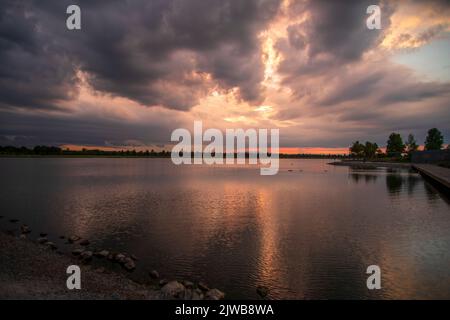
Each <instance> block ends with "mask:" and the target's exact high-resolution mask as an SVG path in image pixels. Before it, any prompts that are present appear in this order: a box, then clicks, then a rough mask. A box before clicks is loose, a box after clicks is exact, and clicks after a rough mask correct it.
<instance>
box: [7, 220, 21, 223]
mask: <svg viewBox="0 0 450 320" xmlns="http://www.w3.org/2000/svg"><path fill="white" fill-rule="evenodd" d="M9 222H11V223H16V222H19V219H11V220H9Z"/></svg>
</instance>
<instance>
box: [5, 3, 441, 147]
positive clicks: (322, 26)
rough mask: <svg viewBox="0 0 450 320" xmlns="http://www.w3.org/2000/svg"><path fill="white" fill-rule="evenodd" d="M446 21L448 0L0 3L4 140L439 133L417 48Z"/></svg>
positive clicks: (320, 138) (328, 141)
mask: <svg viewBox="0 0 450 320" xmlns="http://www.w3.org/2000/svg"><path fill="white" fill-rule="evenodd" d="M69 4H78V5H80V7H81V12H82V29H81V30H78V31H69V30H67V28H66V27H65V26H66V18H67V14H66V8H67V6H68V5H69ZM374 4H378V5H379V6H380V7H381V23H382V28H381V30H369V29H368V28H367V27H366V19H367V17H368V15H367V13H366V9H367V7H368V6H369V5H374ZM449 17H450V4H449V3H448V1H418V0H401V1H388V0H378V1H372V0H370V1H369V0H352V1H332V0H329V1H325V0H245V1H236V0H133V1H122V0H110V1H100V0H85V1H81V0H79V1H75V2H74V1H69V0H59V1H54V0H22V1H13V0H5V1H1V2H0V61H1V64H0V124H1V125H0V144H9V143H11V144H16V145H20V144H25V145H33V144H38V143H47V144H78V145H103V146H108V147H114V146H117V145H128V146H135V147H146V146H149V145H161V146H164V145H166V144H167V143H169V139H170V132H171V131H172V130H173V129H174V128H177V127H187V128H191V126H192V122H193V121H194V120H203V123H204V125H205V127H217V128H221V129H225V128H236V127H243V128H248V127H257V128H275V127H276V128H280V133H281V145H282V146H284V147H290V148H297V147H345V146H347V145H348V144H349V143H350V142H351V141H353V140H355V139H360V140H365V139H367V140H374V141H376V142H377V143H379V144H381V145H382V144H384V142H385V140H386V136H387V135H388V134H389V133H390V132H391V131H399V132H400V133H402V134H405V135H406V134H408V133H410V132H411V133H414V134H416V136H417V139H418V140H419V141H422V140H423V137H424V135H425V133H426V130H427V129H429V128H430V127H438V128H440V129H441V130H442V131H443V133H444V136H445V138H446V140H448V138H450V127H449V126H448V123H450V112H449V111H450V110H449V106H450V83H449V81H448V80H446V79H448V78H444V80H443V79H442V77H438V76H436V77H434V74H433V72H435V71H433V70H437V69H439V70H440V71H441V72H440V74H442V73H443V72H442V70H443V69H445V68H448V67H449V66H448V61H443V59H442V56H445V54H442V53H441V55H440V56H436V55H432V54H431V53H430V51H432V50H428V51H426V52H424V51H421V50H422V49H424V48H428V49H429V48H430V46H432V45H436V43H439V41H441V42H444V44H442V43H441V44H439V48H440V50H444V51H445V50H447V51H448V52H450V44H449V43H450V42H448V41H449V39H450V18H449ZM445 43H447V44H445ZM399 54H403V55H406V57H407V58H408V57H414V59H410V61H409V62H408V63H402V59H401V58H398V56H397V55H399ZM394 57H396V58H395V59H394ZM402 57H403V58H404V57H405V56H402ZM411 61H412V62H411ZM428 65H430V67H429V68H427V66H428ZM419 66H420V68H419ZM431 66H432V67H431ZM423 70H426V71H429V72H428V73H427V74H424V73H423V72H422V71H423Z"/></svg>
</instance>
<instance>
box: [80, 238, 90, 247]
mask: <svg viewBox="0 0 450 320" xmlns="http://www.w3.org/2000/svg"><path fill="white" fill-rule="evenodd" d="M89 244H90V242H89V240H88V239H84V240H81V241H80V246H88V245H89Z"/></svg>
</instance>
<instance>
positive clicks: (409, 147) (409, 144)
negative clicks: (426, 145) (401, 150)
mask: <svg viewBox="0 0 450 320" xmlns="http://www.w3.org/2000/svg"><path fill="white" fill-rule="evenodd" d="M405 145H406V152H408V153H409V154H411V153H412V152H414V151H417V149H418V148H419V146H418V145H417V143H416V139H414V136H413V135H412V134H409V135H408V140H406V143H405Z"/></svg>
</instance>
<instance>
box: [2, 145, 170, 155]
mask: <svg viewBox="0 0 450 320" xmlns="http://www.w3.org/2000/svg"><path fill="white" fill-rule="evenodd" d="M0 154H3V155H22V156H106V157H114V156H117V157H155V158H156V157H158V158H161V157H170V151H165V150H162V151H160V152H156V151H154V150H150V151H149V150H146V151H136V150H118V151H105V150H99V149H82V150H69V149H62V148H60V147H53V146H35V147H34V148H31V149H29V148H26V147H14V146H5V147H2V146H0Z"/></svg>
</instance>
